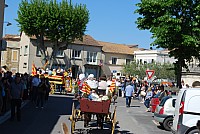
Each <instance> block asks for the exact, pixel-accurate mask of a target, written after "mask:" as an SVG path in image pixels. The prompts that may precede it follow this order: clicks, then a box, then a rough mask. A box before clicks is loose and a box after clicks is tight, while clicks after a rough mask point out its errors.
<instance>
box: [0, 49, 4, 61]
mask: <svg viewBox="0 0 200 134" xmlns="http://www.w3.org/2000/svg"><path fill="white" fill-rule="evenodd" d="M3 60H4V51H1V61H3Z"/></svg>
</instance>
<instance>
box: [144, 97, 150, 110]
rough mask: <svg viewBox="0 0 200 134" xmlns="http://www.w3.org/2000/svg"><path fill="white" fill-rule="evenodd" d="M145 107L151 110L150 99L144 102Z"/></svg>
mask: <svg viewBox="0 0 200 134" xmlns="http://www.w3.org/2000/svg"><path fill="white" fill-rule="evenodd" d="M144 105H145V106H146V107H147V108H149V106H150V99H146V100H145V101H144Z"/></svg>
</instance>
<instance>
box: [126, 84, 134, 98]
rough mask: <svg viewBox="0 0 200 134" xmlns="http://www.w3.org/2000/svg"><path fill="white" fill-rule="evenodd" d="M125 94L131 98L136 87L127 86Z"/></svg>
mask: <svg viewBox="0 0 200 134" xmlns="http://www.w3.org/2000/svg"><path fill="white" fill-rule="evenodd" d="M125 92H126V96H128V97H131V96H132V95H133V92H134V87H133V86H131V85H128V86H126V88H125Z"/></svg>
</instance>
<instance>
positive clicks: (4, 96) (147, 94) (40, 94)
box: [0, 71, 170, 121]
mask: <svg viewBox="0 0 200 134" xmlns="http://www.w3.org/2000/svg"><path fill="white" fill-rule="evenodd" d="M66 77H67V76H66ZM70 78H71V77H70ZM66 81H68V82H66V83H68V86H69V85H70V87H71V88H72V92H73V93H75V96H76V97H77V96H79V95H82V96H83V95H87V97H88V98H89V99H91V100H95V101H99V100H102V99H103V100H106V99H113V102H115V100H116V99H117V97H124V98H126V99H125V105H126V107H130V106H131V100H132V98H133V97H134V98H136V99H139V100H140V102H141V103H144V105H145V106H146V108H147V111H150V101H151V99H152V98H159V100H161V99H162V98H163V97H164V96H168V95H169V94H170V92H168V91H167V90H164V87H165V86H166V85H162V84H161V85H153V84H151V85H150V84H149V83H148V82H147V81H143V80H142V81H139V80H138V79H137V78H136V77H128V76H127V77H126V78H117V77H115V76H106V75H102V76H100V77H99V78H98V79H97V78H95V77H94V75H93V74H90V75H88V76H87V77H86V76H85V74H80V75H79V77H78V78H77V79H72V78H71V84H69V80H68V79H66ZM87 85H88V86H89V88H88V87H87ZM61 86H62V87H64V86H65V85H61ZM50 91H51V89H50V82H49V79H48V77H45V76H44V74H43V73H42V74H40V75H39V74H36V75H34V76H31V75H28V74H27V73H24V74H19V73H16V74H15V75H14V76H13V75H12V72H9V71H7V72H6V73H0V115H3V114H4V113H5V112H7V111H8V110H11V120H14V118H15V117H14V116H15V108H16V109H17V111H16V112H17V120H18V121H20V120H21V111H20V110H21V109H20V108H21V104H22V101H23V100H27V99H29V100H31V102H33V104H34V105H35V108H39V107H40V108H41V109H43V108H44V103H45V101H47V100H48V96H49V92H50Z"/></svg>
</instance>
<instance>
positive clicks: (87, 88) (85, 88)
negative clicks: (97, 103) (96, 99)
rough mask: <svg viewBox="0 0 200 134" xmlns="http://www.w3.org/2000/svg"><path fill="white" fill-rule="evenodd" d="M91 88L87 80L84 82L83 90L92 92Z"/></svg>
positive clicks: (87, 92)
mask: <svg viewBox="0 0 200 134" xmlns="http://www.w3.org/2000/svg"><path fill="white" fill-rule="evenodd" d="M90 90H91V88H90V86H89V85H88V84H87V83H86V82H84V83H83V87H82V89H81V91H82V92H83V93H86V94H90Z"/></svg>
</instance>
